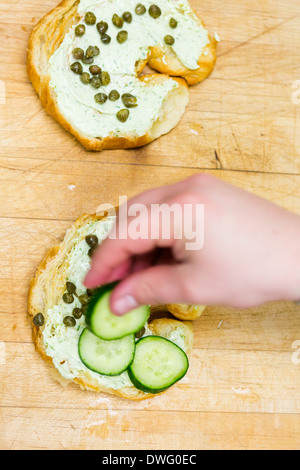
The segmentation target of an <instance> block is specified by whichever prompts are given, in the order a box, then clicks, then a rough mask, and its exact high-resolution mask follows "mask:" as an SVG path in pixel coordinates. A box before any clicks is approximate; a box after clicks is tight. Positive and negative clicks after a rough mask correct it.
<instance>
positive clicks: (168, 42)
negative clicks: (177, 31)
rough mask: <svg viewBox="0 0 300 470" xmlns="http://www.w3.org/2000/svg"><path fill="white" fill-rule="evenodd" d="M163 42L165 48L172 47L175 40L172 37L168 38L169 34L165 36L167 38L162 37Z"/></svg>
mask: <svg viewBox="0 0 300 470" xmlns="http://www.w3.org/2000/svg"><path fill="white" fill-rule="evenodd" d="M164 41H165V43H166V44H167V46H173V44H174V42H175V39H174V38H173V36H170V34H167V36H165V37H164Z"/></svg>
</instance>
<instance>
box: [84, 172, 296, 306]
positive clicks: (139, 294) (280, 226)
mask: <svg viewBox="0 0 300 470" xmlns="http://www.w3.org/2000/svg"><path fill="white" fill-rule="evenodd" d="M154 203H155V204H168V205H169V206H172V205H173V204H179V205H180V206H181V207H182V208H183V207H184V205H185V204H193V205H196V204H204V211H205V217H204V226H203V227H201V228H198V229H203V230H204V246H203V248H202V249H200V250H197V251H189V250H187V249H186V242H187V240H186V239H184V238H182V239H180V240H178V239H175V237H174V236H171V237H170V238H169V239H168V240H165V239H163V238H162V237H159V238H158V239H151V238H150V237H149V238H148V239H145V240H141V239H139V240H132V239H130V238H129V237H128V238H126V239H124V240H123V239H122V240H120V239H109V238H108V239H106V240H105V241H104V242H103V243H102V244H101V246H100V247H99V248H98V250H97V251H96V253H95V255H94V257H93V259H92V266H91V270H90V272H89V273H88V275H87V277H86V279H85V285H86V286H87V287H88V288H93V287H97V286H99V285H101V284H104V283H108V282H113V281H116V280H120V281H121V282H120V283H119V284H118V286H117V287H116V288H115V290H114V291H113V293H112V296H111V308H112V311H113V312H114V313H115V314H117V315H123V314H125V313H126V312H128V311H129V310H132V309H134V308H136V307H137V306H139V305H145V304H151V305H155V304H165V303H187V304H205V305H212V304H222V305H229V306H233V307H239V308H246V307H252V306H256V305H259V304H261V303H264V302H267V301H271V300H281V299H285V300H296V299H299V298H300V269H299V267H298V265H299V261H298V260H300V217H298V216H297V215H294V214H292V213H290V212H288V211H286V210H284V209H282V208H280V207H278V206H276V205H275V204H272V203H270V202H268V201H266V200H264V199H261V198H259V197H257V196H254V195H252V194H250V193H248V192H245V191H243V190H241V189H238V188H236V187H234V186H232V185H230V184H228V183H225V182H223V181H221V180H219V179H217V178H214V177H212V176H209V175H206V174H198V175H194V176H192V177H190V178H188V179H187V180H184V181H181V182H179V183H177V184H174V185H171V186H165V187H160V188H156V189H152V190H150V191H147V192H145V193H143V194H140V195H138V196H136V197H134V198H133V199H131V200H130V201H128V208H129V207H132V206H133V205H134V204H144V205H146V206H147V208H148V209H149V211H148V214H150V213H151V211H150V206H151V204H154ZM148 217H150V216H148ZM132 221H133V222H134V217H128V219H127V221H126V222H127V225H130V222H132ZM123 222H124V221H121V222H120V220H118V219H117V227H118V228H120V224H122V223H123ZM144 222H145V223H148V220H144ZM175 225H176V224H175ZM121 228H122V227H121ZM173 228H174V227H173ZM157 229H158V230H159V231H161V227H157Z"/></svg>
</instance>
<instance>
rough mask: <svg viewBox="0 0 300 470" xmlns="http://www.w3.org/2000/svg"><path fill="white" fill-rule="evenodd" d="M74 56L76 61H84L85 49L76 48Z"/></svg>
mask: <svg viewBox="0 0 300 470" xmlns="http://www.w3.org/2000/svg"><path fill="white" fill-rule="evenodd" d="M73 56H74V57H75V59H77V60H82V59H83V57H84V51H83V49H80V47H76V48H75V49H74V50H73Z"/></svg>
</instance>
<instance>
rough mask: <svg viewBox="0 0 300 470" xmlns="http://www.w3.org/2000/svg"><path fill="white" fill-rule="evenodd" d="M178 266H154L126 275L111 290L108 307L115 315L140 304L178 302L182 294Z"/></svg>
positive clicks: (180, 273) (180, 275) (179, 268)
mask: <svg viewBox="0 0 300 470" xmlns="http://www.w3.org/2000/svg"><path fill="white" fill-rule="evenodd" d="M181 281H182V272H181V267H180V266H154V267H151V268H149V269H146V270H145V271H141V272H138V273H135V274H132V275H131V276H129V277H127V278H126V279H125V280H124V281H123V282H121V283H120V284H119V285H118V286H117V287H116V288H115V289H114V291H113V293H112V295H111V303H110V307H111V309H112V311H113V312H114V313H115V314H116V315H124V314H125V313H127V312H129V311H131V310H133V309H135V308H137V307H139V306H140V305H158V304H165V303H170V302H171V303H174V302H180V301H181V299H182V298H183V296H184V292H182V291H183V283H182V282H181Z"/></svg>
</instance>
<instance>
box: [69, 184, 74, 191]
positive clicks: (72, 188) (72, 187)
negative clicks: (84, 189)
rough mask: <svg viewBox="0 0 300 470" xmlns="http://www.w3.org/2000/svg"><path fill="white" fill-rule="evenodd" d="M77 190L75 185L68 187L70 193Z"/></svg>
mask: <svg viewBox="0 0 300 470" xmlns="http://www.w3.org/2000/svg"><path fill="white" fill-rule="evenodd" d="M75 188H76V186H75V184H69V186H68V189H69V190H70V191H74V189H75Z"/></svg>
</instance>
